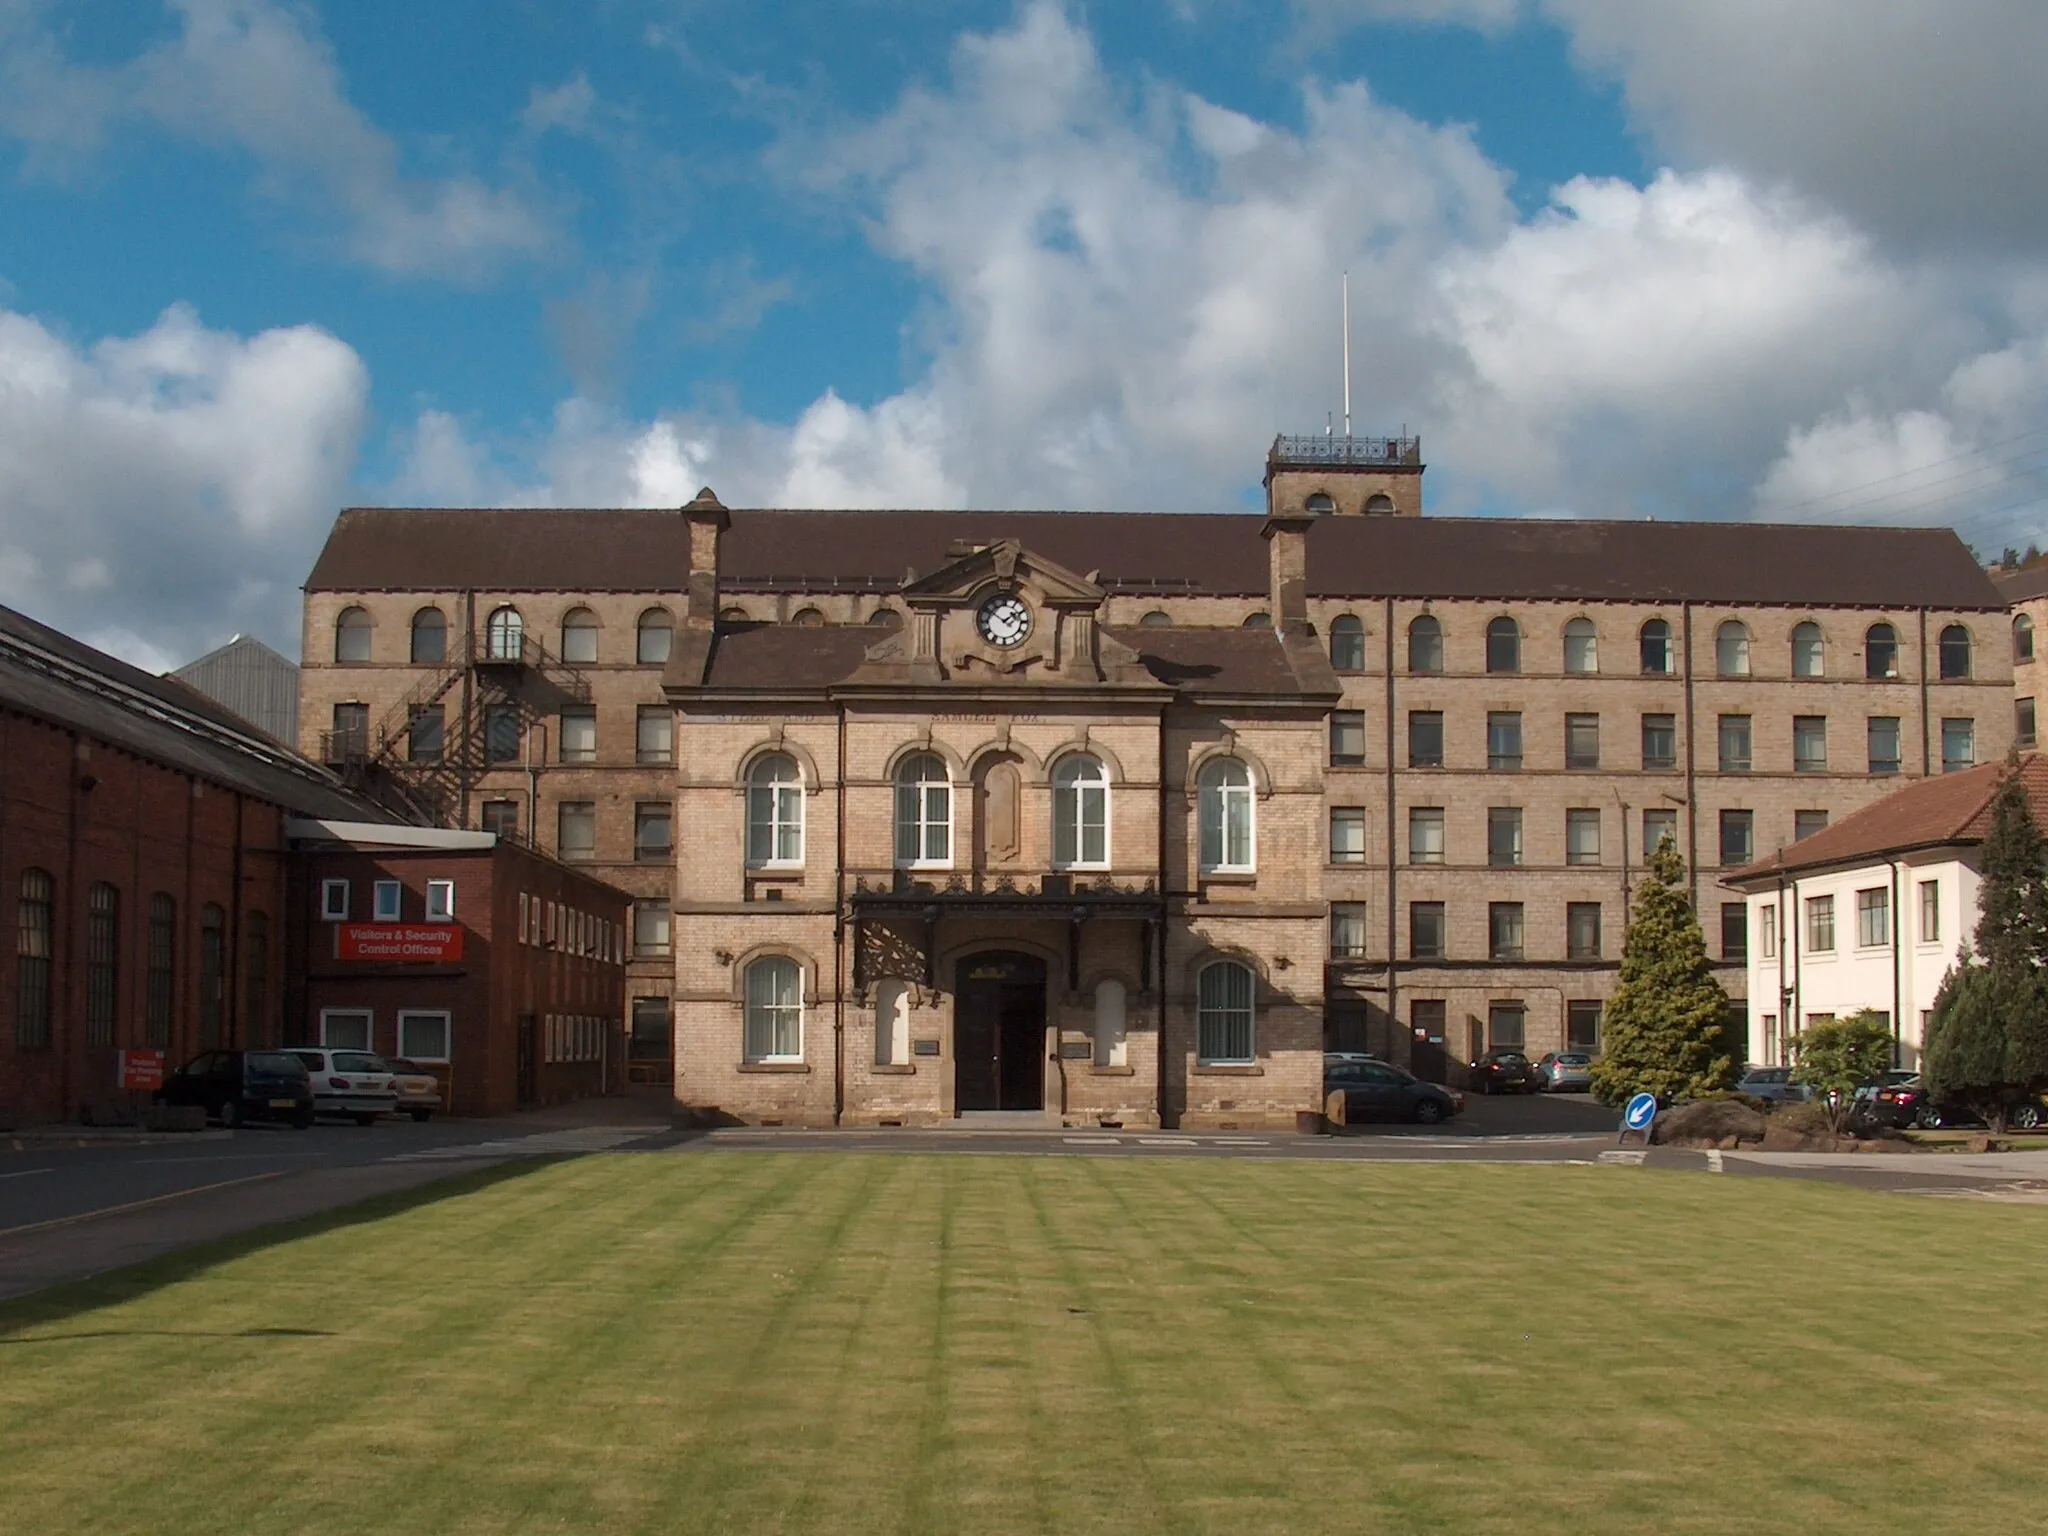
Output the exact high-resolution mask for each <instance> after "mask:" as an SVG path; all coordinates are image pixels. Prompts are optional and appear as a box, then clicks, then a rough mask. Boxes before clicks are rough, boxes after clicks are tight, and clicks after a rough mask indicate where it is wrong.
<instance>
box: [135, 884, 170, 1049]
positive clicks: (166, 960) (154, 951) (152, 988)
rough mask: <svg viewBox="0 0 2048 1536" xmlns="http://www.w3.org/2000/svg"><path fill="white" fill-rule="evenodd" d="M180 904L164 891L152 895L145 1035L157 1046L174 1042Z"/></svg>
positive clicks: (148, 1041)
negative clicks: (172, 1031)
mask: <svg viewBox="0 0 2048 1536" xmlns="http://www.w3.org/2000/svg"><path fill="white" fill-rule="evenodd" d="M177 917H178V904H177V903H176V902H175V901H173V900H171V898H170V897H169V896H167V895H165V894H164V893H163V892H162V891H158V892H157V893H156V894H155V895H154V896H152V897H150V898H149V947H148V953H147V955H146V957H145V960H146V964H145V967H144V974H143V992H144V999H143V1009H144V1012H143V1026H144V1028H143V1038H144V1040H145V1041H146V1042H147V1043H148V1044H150V1045H155V1046H166V1045H169V1044H170V1043H171V1012H172V1008H173V999H174V998H175V997H176V996H177V989H176V987H175V986H174V985H173V982H174V980H175V977H174V974H173V967H174V964H175V957H176V954H177V942H178V925H177Z"/></svg>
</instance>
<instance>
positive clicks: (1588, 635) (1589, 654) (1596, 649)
mask: <svg viewBox="0 0 2048 1536" xmlns="http://www.w3.org/2000/svg"><path fill="white" fill-rule="evenodd" d="M1574 649H1576V650H1577V652H1578V654H1577V656H1576V657H1575V656H1574V655H1573V651H1574ZM1575 661H1576V662H1577V663H1578V664H1577V665H1574V664H1573V663H1574V662H1575ZM1564 670H1565V674H1566V675H1567V676H1569V677H1595V676H1598V675H1599V672H1600V629H1599V626H1598V625H1596V624H1594V622H1593V621H1592V620H1591V619H1589V618H1586V617H1585V616H1584V615H1583V614H1582V615H1580V616H1579V617H1578V618H1576V619H1573V620H1571V621H1570V622H1569V623H1568V624H1566V625H1565V627H1564Z"/></svg>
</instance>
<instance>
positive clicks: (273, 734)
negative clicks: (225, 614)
mask: <svg viewBox="0 0 2048 1536" xmlns="http://www.w3.org/2000/svg"><path fill="white" fill-rule="evenodd" d="M171 676H172V677H174V678H176V679H177V680H178V681H179V682H181V683H184V684H186V685H187V686H189V687H192V688H196V689H198V690H199V692H201V693H203V694H205V695H206V696H207V697H208V698H210V699H213V700H214V701H216V702H217V703H219V704H222V705H224V706H226V707H227V708H228V709H231V710H233V711H234V712H235V713H236V714H237V715H240V716H241V717H242V718H243V719H244V720H247V721H248V722H249V723H250V724H251V725H254V726H255V727H256V728H257V729H258V730H260V731H262V732H263V733H264V734H265V735H266V736H268V737H270V738H271V739H272V740H273V741H281V742H283V743H285V744H286V745H287V746H289V745H291V744H292V743H294V742H296V741H297V740H298V739H299V669H298V665H297V663H295V662H292V661H290V660H288V659H287V658H285V657H284V656H281V655H279V654H278V653H277V652H276V651H274V650H272V649H271V648H270V647H269V646H267V645H265V644H264V643H263V642H262V641H261V640H258V639H257V638H256V637H255V636H253V635H237V636H235V638H234V639H232V640H230V641H229V642H228V643H227V644H226V645H223V646H220V647H219V648H217V649H215V650H211V651H208V652H207V653H206V654H205V655H204V656H201V657H200V658H199V659H198V660H197V661H191V662H187V663H186V664H185V665H184V666H182V667H179V668H178V669H177V670H176V671H175V672H173V673H171Z"/></svg>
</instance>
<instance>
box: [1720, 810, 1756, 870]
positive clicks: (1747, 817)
mask: <svg viewBox="0 0 2048 1536" xmlns="http://www.w3.org/2000/svg"><path fill="white" fill-rule="evenodd" d="M1755 823H1756V816H1755V814H1754V813H1753V812H1750V811H1723V812H1722V813H1721V864H1722V867H1723V868H1726V869H1734V868H1736V867H1738V866H1740V865H1743V864H1747V863H1748V862H1749V861H1750V860H1751V859H1752V858H1753V857H1755V854H1756V836H1755Z"/></svg>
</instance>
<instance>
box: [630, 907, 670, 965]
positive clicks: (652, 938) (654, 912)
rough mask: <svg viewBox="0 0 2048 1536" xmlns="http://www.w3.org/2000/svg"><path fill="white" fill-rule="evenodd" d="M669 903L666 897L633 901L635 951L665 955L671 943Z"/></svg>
mask: <svg viewBox="0 0 2048 1536" xmlns="http://www.w3.org/2000/svg"><path fill="white" fill-rule="evenodd" d="M669 921H670V917H669V905H668V900H667V898H665V897H662V898H657V899H655V900H653V901H636V902H634V903H633V953H635V954H636V955H665V954H667V953H668V944H669V939H668V935H669Z"/></svg>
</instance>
